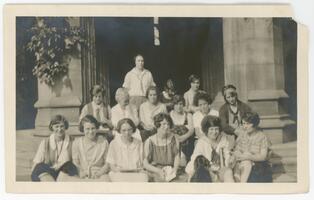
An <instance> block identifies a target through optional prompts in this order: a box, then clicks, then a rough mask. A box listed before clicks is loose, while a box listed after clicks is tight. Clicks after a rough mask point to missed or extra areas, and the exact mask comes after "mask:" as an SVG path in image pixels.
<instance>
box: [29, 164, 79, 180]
mask: <svg viewBox="0 0 314 200" xmlns="http://www.w3.org/2000/svg"><path fill="white" fill-rule="evenodd" d="M61 171H62V172H63V173H66V174H68V175H69V176H76V175H78V171H77V168H76V166H75V165H74V164H73V163H72V162H71V161H68V162H66V163H64V164H63V165H62V166H61V167H60V169H59V170H55V169H53V168H51V166H50V165H48V164H46V163H38V164H37V165H36V166H35V168H34V170H33V171H32V174H31V179H32V181H36V182H38V181H40V178H39V176H40V175H41V174H43V173H48V174H49V175H51V176H52V177H53V178H54V179H55V180H56V179H57V177H58V175H59V173H60V172H61Z"/></svg>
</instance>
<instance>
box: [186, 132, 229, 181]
mask: <svg viewBox="0 0 314 200" xmlns="http://www.w3.org/2000/svg"><path fill="white" fill-rule="evenodd" d="M220 134H223V135H222V137H221V139H220V141H219V143H218V144H217V146H216V148H215V149H214V148H213V146H212V143H211V141H210V140H209V139H208V138H207V137H206V136H203V137H201V138H199V140H198V142H197V143H196V146H195V148H194V151H193V154H192V156H191V160H190V162H189V163H188V164H187V166H186V168H185V172H186V173H187V174H188V175H189V176H190V177H191V176H192V175H193V174H194V161H195V159H196V157H197V156H199V155H202V156H204V157H205V158H207V160H208V161H209V162H212V152H213V151H215V152H216V153H217V154H218V155H219V152H220V151H221V150H222V152H223V157H224V161H225V163H224V166H228V165H229V159H230V143H229V140H228V138H227V136H226V135H225V134H224V133H220Z"/></svg>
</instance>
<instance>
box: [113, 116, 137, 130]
mask: <svg viewBox="0 0 314 200" xmlns="http://www.w3.org/2000/svg"><path fill="white" fill-rule="evenodd" d="M123 124H129V125H130V126H131V127H132V132H133V133H134V132H135V131H136V126H135V124H134V122H133V121H132V120H131V119H129V118H124V119H121V120H119V122H118V124H117V130H118V132H119V133H121V127H122V125H123Z"/></svg>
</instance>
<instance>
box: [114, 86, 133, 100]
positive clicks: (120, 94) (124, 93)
mask: <svg viewBox="0 0 314 200" xmlns="http://www.w3.org/2000/svg"><path fill="white" fill-rule="evenodd" d="M121 98H126V99H130V95H129V92H128V90H127V89H126V88H118V89H117V91H116V94H115V99H116V101H117V102H119V101H120V99H121Z"/></svg>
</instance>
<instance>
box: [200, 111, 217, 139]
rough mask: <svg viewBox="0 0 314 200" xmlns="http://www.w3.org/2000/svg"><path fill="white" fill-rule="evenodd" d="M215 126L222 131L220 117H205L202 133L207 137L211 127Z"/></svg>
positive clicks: (202, 123)
mask: <svg viewBox="0 0 314 200" xmlns="http://www.w3.org/2000/svg"><path fill="white" fill-rule="evenodd" d="M215 126H218V127H219V129H221V125H220V119H219V118H218V117H214V116H210V115H208V116H205V117H204V118H203V120H202V122H201V127H202V131H203V133H205V134H206V135H207V132H208V129H209V128H210V127H215Z"/></svg>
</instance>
